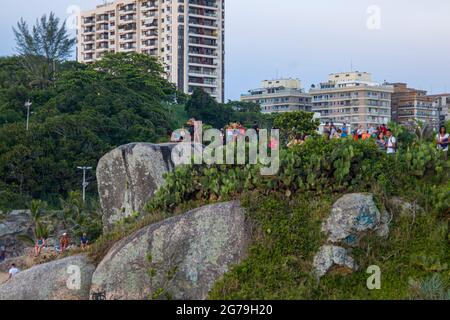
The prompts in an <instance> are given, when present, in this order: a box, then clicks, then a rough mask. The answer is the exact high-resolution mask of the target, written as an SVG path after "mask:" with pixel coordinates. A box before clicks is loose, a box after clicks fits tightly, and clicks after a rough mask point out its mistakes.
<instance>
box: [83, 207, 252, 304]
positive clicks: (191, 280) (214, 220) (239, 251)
mask: <svg viewBox="0 0 450 320" xmlns="http://www.w3.org/2000/svg"><path fill="white" fill-rule="evenodd" d="M248 241H249V235H248V230H247V227H246V223H245V217H244V210H243V209H242V208H241V206H240V205H239V203H238V202H227V203H221V204H214V205H209V206H205V207H202V208H199V209H196V210H192V211H190V212H188V213H186V214H184V215H182V216H177V217H174V218H171V219H168V220H165V221H162V222H160V223H157V224H154V225H151V226H149V227H146V228H144V229H142V230H140V231H138V232H136V233H135V234H133V235H131V236H130V237H128V238H126V239H123V240H122V241H120V242H118V243H117V244H116V245H115V246H114V247H113V248H112V249H111V250H110V252H109V253H108V254H107V255H106V257H105V258H104V260H103V261H102V262H101V263H100V264H99V266H98V267H97V269H96V271H95V273H94V275H93V277H92V288H91V296H95V295H101V296H103V295H104V296H105V297H106V299H108V300H145V299H186V300H192V299H194V300H201V299H206V298H207V296H208V293H209V291H210V289H211V288H212V286H213V284H214V283H215V282H216V281H217V280H218V279H219V278H220V277H221V276H222V275H223V274H224V273H225V272H227V271H228V268H229V266H230V265H233V264H237V263H239V262H240V261H241V259H242V258H243V257H245V255H246V253H247V247H248Z"/></svg>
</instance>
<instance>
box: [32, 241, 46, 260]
mask: <svg viewBox="0 0 450 320" xmlns="http://www.w3.org/2000/svg"><path fill="white" fill-rule="evenodd" d="M43 247H45V239H44V238H43V237H41V238H39V239H38V240H36V244H35V246H34V254H35V256H36V257H39V256H40V255H41V251H42V248H43Z"/></svg>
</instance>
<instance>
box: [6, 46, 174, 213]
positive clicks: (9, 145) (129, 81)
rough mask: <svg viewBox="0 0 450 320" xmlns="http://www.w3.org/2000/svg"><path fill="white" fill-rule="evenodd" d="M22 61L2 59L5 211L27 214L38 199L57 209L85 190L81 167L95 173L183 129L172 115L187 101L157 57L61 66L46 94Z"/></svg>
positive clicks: (118, 57) (129, 56) (127, 57)
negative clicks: (117, 150)
mask: <svg viewBox="0 0 450 320" xmlns="http://www.w3.org/2000/svg"><path fill="white" fill-rule="evenodd" d="M21 59H22V58H20V57H12V58H0V70H1V72H0V208H24V207H27V205H26V203H27V202H28V201H30V200H31V199H42V200H46V201H48V202H49V203H50V204H51V205H53V204H58V203H59V198H60V197H65V196H67V194H68V192H69V191H72V190H79V189H80V185H81V175H80V172H77V169H76V168H77V166H84V165H88V166H92V167H93V168H94V170H95V167H96V165H97V162H98V160H99V159H100V157H102V156H103V155H104V154H105V153H107V152H109V151H110V150H111V149H113V148H114V147H116V146H119V145H122V144H126V143H130V142H135V141H139V142H159V141H165V140H166V139H167V132H168V131H169V130H170V129H174V128H176V127H177V126H178V124H179V123H177V120H176V119H177V117H173V114H180V111H179V108H178V106H177V105H176V104H174V101H175V100H176V99H177V97H178V96H181V95H179V94H178V93H177V91H176V90H175V88H174V86H173V85H172V84H170V83H169V82H168V81H167V80H165V78H164V76H163V70H162V67H161V66H160V64H159V62H158V61H157V60H156V59H155V58H152V57H149V56H145V55H139V54H135V53H130V54H116V55H109V56H106V57H105V58H104V59H103V60H102V61H100V62H97V63H95V64H93V65H89V66H85V65H79V64H77V63H73V62H68V63H62V64H60V66H59V70H60V72H59V73H58V74H57V78H56V80H55V83H54V86H51V87H48V88H39V89H37V88H33V87H32V86H30V79H31V78H32V76H31V75H30V74H29V73H28V71H27V69H26V68H24V67H23V64H22V60H21ZM27 99H30V100H31V101H32V102H33V105H32V107H31V109H32V112H33V113H32V114H31V117H30V130H29V131H26V130H25V128H26V126H25V121H26V109H25V108H24V107H23V105H24V102H25V101H26V100H27ZM178 122H180V121H178ZM94 172H95V171H94ZM90 180H91V182H92V183H91V184H90V186H89V190H88V191H89V192H88V193H89V194H95V190H96V188H95V179H94V178H90Z"/></svg>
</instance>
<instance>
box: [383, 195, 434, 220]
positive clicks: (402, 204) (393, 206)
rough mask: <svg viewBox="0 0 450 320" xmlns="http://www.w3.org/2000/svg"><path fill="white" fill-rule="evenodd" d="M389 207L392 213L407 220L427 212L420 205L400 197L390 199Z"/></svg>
mask: <svg viewBox="0 0 450 320" xmlns="http://www.w3.org/2000/svg"><path fill="white" fill-rule="evenodd" d="M387 207H388V209H389V211H391V212H392V213H395V214H396V215H399V216H401V217H407V218H411V217H414V216H415V215H417V214H424V213H425V210H423V209H422V208H421V207H420V206H419V205H417V204H413V203H410V202H408V201H406V200H404V199H402V198H400V197H393V198H390V199H389V200H388V202H387Z"/></svg>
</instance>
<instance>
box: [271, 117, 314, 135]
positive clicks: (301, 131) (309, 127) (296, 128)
mask: <svg viewBox="0 0 450 320" xmlns="http://www.w3.org/2000/svg"><path fill="white" fill-rule="evenodd" d="M319 125H320V122H319V120H314V114H313V113H310V112H304V111H296V112H284V113H280V114H278V115H276V117H275V120H274V126H275V127H276V128H277V129H279V130H280V131H281V132H280V133H281V137H282V139H283V140H284V141H289V140H291V139H293V138H294V137H295V136H297V135H305V134H306V135H309V136H310V135H314V134H315V133H316V132H317V128H318V127H319Z"/></svg>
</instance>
